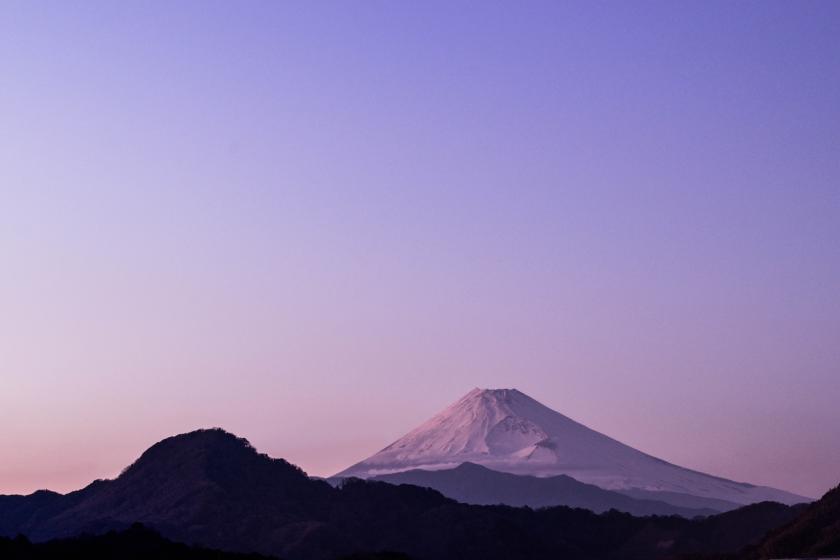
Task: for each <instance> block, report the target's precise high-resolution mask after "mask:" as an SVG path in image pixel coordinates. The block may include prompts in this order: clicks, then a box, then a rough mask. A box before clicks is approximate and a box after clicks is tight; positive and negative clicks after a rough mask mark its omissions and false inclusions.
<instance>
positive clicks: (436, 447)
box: [336, 389, 810, 504]
mask: <svg viewBox="0 0 840 560" xmlns="http://www.w3.org/2000/svg"><path fill="white" fill-rule="evenodd" d="M464 462H472V463H477V464H479V465H483V466H485V467H487V468H490V469H494V470H497V471H502V472H509V473H513V474H527V475H532V476H540V477H545V476H555V475H560V474H565V475H569V476H571V477H573V478H575V479H577V480H579V481H581V482H585V483H588V484H595V485H597V486H600V487H601V488H605V489H608V490H619V491H645V492H647V493H658V492H662V494H661V496H662V500H663V501H666V502H670V501H671V500H669V499H668V497H669V496H671V495H675V496H685V495H691V496H696V497H699V498H705V499H713V500H725V501H728V502H734V503H736V504H750V503H755V502H761V501H767V500H771V501H776V502H781V503H785V504H794V503H799V502H804V501H810V499H809V498H805V497H802V496H797V495H795V494H791V493H789V492H785V491H783V490H777V489H775V488H770V487H766V486H754V485H752V484H746V483H742V482H734V481H731V480H726V479H724V478H719V477H715V476H711V475H707V474H704V473H701V472H697V471H693V470H689V469H686V468H682V467H679V466H676V465H673V464H671V463H668V462H666V461H663V460H661V459H657V458H656V457H653V456H651V455H647V454H645V453H642V452H641V451H638V450H636V449H633V448H632V447H629V446H627V445H625V444H623V443H621V442H619V441H616V440H614V439H612V438H610V437H607V436H605V435H603V434H601V433H598V432H596V431H594V430H591V429H590V428H587V427H586V426H584V425H583V424H579V423H578V422H575V421H574V420H572V419H570V418H568V417H566V416H564V415H562V414H560V413H558V412H555V411H554V410H551V409H550V408H548V407H546V406H544V405H542V404H541V403H539V402H537V401H536V400H534V399H532V398H531V397H529V396H527V395H525V394H523V393H521V392H520V391H517V390H516V389H474V390H472V391H470V392H469V393H467V394H466V395H465V396H464V397H462V398H461V399H460V400H459V401H457V402H456V403H454V404H453V405H451V406H450V407H448V408H447V409H445V410H444V411H442V412H441V413H439V414H438V415H436V416H434V417H433V418H431V419H430V420H428V421H427V422H426V423H424V424H422V425H421V426H419V427H417V428H415V429H414V430H412V431H411V432H409V433H408V434H406V435H405V436H403V437H402V438H400V439H399V440H397V441H395V442H394V443H392V444H391V445H389V446H388V447H386V448H385V449H383V450H382V451H380V452H379V453H376V454H375V455H373V456H371V457H369V458H367V459H365V460H364V461H361V462H360V463H357V464H355V465H353V466H351V467H349V468H348V469H346V470H344V471H342V472H340V473H338V474H337V475H336V477H350V476H355V477H360V478H368V477H372V476H378V475H383V474H389V473H395V472H401V471H405V470H409V469H417V468H421V469H427V470H440V469H450V468H454V467H456V466H458V465H460V464H461V463H464ZM654 496H655V494H654Z"/></svg>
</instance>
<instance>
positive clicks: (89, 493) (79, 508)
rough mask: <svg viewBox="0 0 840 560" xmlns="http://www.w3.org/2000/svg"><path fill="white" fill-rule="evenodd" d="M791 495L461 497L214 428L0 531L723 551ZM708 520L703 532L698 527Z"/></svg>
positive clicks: (336, 545)
mask: <svg viewBox="0 0 840 560" xmlns="http://www.w3.org/2000/svg"><path fill="white" fill-rule="evenodd" d="M466 468H467V469H470V468H472V467H469V466H468V467H466ZM491 476H494V475H493V474H492V473H491ZM802 507H804V506H797V507H788V506H784V505H780V504H772V503H768V504H758V505H754V506H750V507H749V508H743V509H739V510H735V511H732V512H729V513H727V514H725V515H726V516H728V517H727V518H726V520H725V522H720V521H716V520H717V519H718V518H719V517H721V516H714V517H708V518H705V519H702V520H694V521H692V520H688V519H684V518H680V517H634V516H631V515H629V514H625V513H619V512H615V511H613V512H608V513H604V514H601V515H598V514H595V513H593V512H591V511H587V510H584V509H571V508H566V507H555V508H546V509H538V510H533V509H529V508H515V507H509V506H476V505H467V504H461V503H458V502H456V501H454V500H451V499H449V498H446V497H444V496H443V495H441V494H440V493H438V492H436V491H434V490H431V489H427V488H419V487H416V486H410V485H399V486H396V485H392V484H387V483H384V482H376V481H363V480H358V479H353V480H349V481H346V482H345V483H344V484H342V485H341V486H340V487H339V488H334V487H332V486H330V485H329V484H328V483H326V482H324V481H319V480H313V479H311V478H309V477H308V476H306V474H305V473H304V472H303V471H301V470H300V469H298V468H297V467H295V466H293V465H291V464H289V463H287V462H286V461H283V460H282V459H272V458H270V457H268V456H266V455H262V454H259V453H257V452H256V451H255V450H254V449H253V448H252V447H251V446H250V444H248V442H247V441H246V440H244V439H241V438H237V437H236V436H233V435H231V434H229V433H227V432H224V431H222V430H218V429H214V430H201V431H197V432H191V433H189V434H184V435H180V436H175V437H172V438H168V439H166V440H163V441H161V442H160V443H157V444H155V445H154V446H152V447H151V448H150V449H149V450H147V451H146V452H145V453H143V455H142V456H141V457H140V458H139V459H138V460H137V461H136V462H135V463H134V464H133V465H131V466H130V467H128V468H127V469H126V470H125V471H124V472H123V473H122V474H121V475H120V476H119V477H118V478H116V479H115V480H100V481H96V482H94V483H92V484H90V485H89V486H87V487H86V488H84V489H82V490H79V491H76V492H71V493H69V494H66V495H62V494H57V493H54V492H48V491H40V492H36V493H35V494H32V495H29V496H0V536H3V535H5V536H9V537H11V536H14V535H17V534H19V533H23V534H25V535H28V536H29V538H31V539H32V540H34V541H46V540H49V539H54V538H57V537H72V536H75V535H79V534H81V533H85V532H87V533H91V534H101V533H103V532H106V531H109V530H114V529H116V530H124V529H126V528H128V527H130V526H131V525H132V524H133V523H135V522H141V523H143V524H144V525H147V526H149V527H151V528H153V529H154V530H156V531H159V532H160V533H161V534H162V535H163V536H165V537H166V538H168V539H173V540H175V541H179V542H184V543H188V544H198V545H203V546H206V547H210V548H216V549H221V550H227V551H236V552H257V553H261V554H268V555H274V556H278V557H281V558H287V559H289V560H329V559H334V558H337V557H341V556H342V555H348V554H352V553H356V552H365V553H374V552H377V551H383V550H391V551H397V552H400V553H404V554H407V555H408V556H410V557H412V558H414V559H417V560H425V559H428V560H432V559H434V560H449V559H452V560H455V559H458V560H461V559H472V558H475V559H478V558H481V559H482V560H494V559H498V560H502V559H504V560H511V559H524V558H549V557H558V558H559V557H562V558H566V559H572V560H575V559H580V560H597V559H599V558H603V559H616V560H617V559H626V560H643V559H644V560H656V559H666V558H675V557H677V556H678V554H681V553H683V552H702V553H709V552H728V551H730V550H735V549H736V548H740V547H741V546H743V545H746V544H750V543H753V542H755V540H756V535H761V534H764V533H765V532H767V531H768V530H770V529H773V528H776V527H778V526H780V525H782V524H783V523H786V522H789V521H791V520H793V519H794V518H795V517H796V516H797V515H798V514H799V513H800V509H801V508H802ZM709 524H712V525H713V526H714V527H715V531H716V533H715V535H716V536H715V538H714V539H708V540H703V539H702V538H699V539H698V537H697V536H696V535H697V534H701V535H702V534H703V528H704V527H706V526H708V525H709ZM698 531H699V533H698ZM721 543H725V545H726V547H728V548H726V549H722V548H721V546H722V544H721Z"/></svg>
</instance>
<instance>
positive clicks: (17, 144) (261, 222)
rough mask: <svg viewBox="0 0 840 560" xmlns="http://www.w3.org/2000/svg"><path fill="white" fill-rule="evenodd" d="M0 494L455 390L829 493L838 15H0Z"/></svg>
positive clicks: (319, 443)
mask: <svg viewBox="0 0 840 560" xmlns="http://www.w3.org/2000/svg"><path fill="white" fill-rule="evenodd" d="M0 259H2V260H1V261H0V262H2V268H0V493H11V492H29V491H32V490H35V489H37V488H42V487H49V488H53V489H56V490H69V489H74V488H78V487H80V486H82V485H84V484H86V483H87V482H89V481H90V480H91V479H94V478H100V477H112V476H114V475H116V474H117V473H118V472H119V470H120V469H121V468H122V467H124V466H126V465H127V464H129V463H130V462H131V461H132V460H134V459H135V458H136V457H137V456H138V454H139V453H140V452H141V451H142V450H143V449H145V447H147V446H148V445H150V444H152V443H154V442H155V441H157V440H159V439H161V438H163V437H165V436H168V435H171V434H175V433H179V432H183V431H187V430H190V429H194V428H197V427H204V426H222V427H225V428H226V429H228V430H231V431H234V432H235V433H237V434H239V435H242V436H244V437H248V438H249V439H250V440H251V441H252V442H253V443H254V444H255V445H256V446H257V447H258V448H259V449H260V450H262V451H265V452H268V453H270V454H271V455H274V456H282V457H285V458H287V459H289V460H290V461H292V462H294V463H297V464H299V465H301V466H302V467H303V468H305V469H306V470H307V471H309V472H310V473H313V474H319V475H327V474H332V473H334V472H336V471H338V470H340V469H342V468H344V467H346V466H347V465H349V464H350V463H353V462H355V461H357V460H359V459H361V458H363V457H365V456H367V455H369V454H371V453H372V452H374V451H377V450H378V449H380V448H382V447H383V446H385V445H386V444H388V443H390V442H391V441H392V440H394V439H395V438H396V437H398V436H399V435H401V434H402V433H404V432H405V431H407V430H408V429H410V428H413V427H414V426H415V425H416V424H418V423H419V422H421V421H422V420H425V419H426V418H427V417H428V416H430V415H431V414H433V413H435V412H437V411H438V410H439V409H440V408H442V407H443V406H445V405H447V404H449V403H450V402H452V401H454V400H456V399H457V398H458V397H460V396H461V395H462V394H463V393H466V392H467V391H469V390H470V389H472V388H473V387H474V386H480V387H517V388H519V389H520V390H522V391H523V392H525V393H527V394H529V395H531V396H533V397H534V398H536V399H538V400H540V401H542V402H543V403H545V404H546V405H549V406H551V407H552V408H555V409H556V410H558V411H560V412H563V413H564V414H567V415H569V416H571V417H572V418H574V419H576V420H578V421H581V422H583V423H585V424H587V425H589V426H590V427H592V428H594V429H597V430H599V431H602V432H604V433H607V434H609V435H611V436H613V437H615V438H617V439H620V440H622V441H624V442H625V443H628V444H630V445H633V446H635V447H637V448H639V449H641V450H643V451H646V452H649V453H652V454H654V455H657V456H659V457H661V458H664V459H667V460H670V461H672V462H676V463H678V464H680V465H684V466H687V467H692V468H696V469H699V470H703V471H707V472H710V473H713V474H718V475H722V476H726V477H729V478H734V479H737V480H746V481H750V482H754V483H760V484H770V485H774V486H777V487H781V488H784V489H788V490H791V491H795V492H799V493H803V494H807V495H812V496H816V495H820V494H821V493H823V492H824V491H826V490H827V489H828V488H829V487H831V486H833V485H836V484H837V483H838V482H840V406H838V403H839V402H840V3H838V2H812V1H803V2H771V1H762V2H720V3H716V2H709V1H702V2H671V1H668V2H662V3H655V2H632V3H631V2H614V3H602V2H589V1H586V2H580V3H571V2H546V3H541V2H524V3H523V2H508V3H498V4H494V3H490V2H469V3H467V2H441V3H433V2H420V3H406V2H372V1H365V2H353V3H349V2H330V3H312V2H299V3H292V2H282V3H281V2H211V1H202V2H188V1H177V2H166V3H164V2H104V1H103V2H95V1H86V2H76V3H68V2H61V1H54V2H50V1H39V2H30V1H20V2H17V1H11V2H5V3H3V5H2V7H0Z"/></svg>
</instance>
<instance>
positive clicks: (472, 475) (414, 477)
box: [372, 463, 719, 518]
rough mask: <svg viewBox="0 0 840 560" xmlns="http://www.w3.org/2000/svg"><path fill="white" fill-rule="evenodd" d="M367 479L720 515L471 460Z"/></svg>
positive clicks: (475, 500)
mask: <svg viewBox="0 0 840 560" xmlns="http://www.w3.org/2000/svg"><path fill="white" fill-rule="evenodd" d="M372 480H380V481H382V482H388V483H390V484H413V485H415V486H423V487H426V488H434V489H435V490H437V491H438V492H440V493H441V494H443V495H444V496H447V497H449V498H452V499H454V500H457V501H459V502H463V503H465V504H476V505H494V504H506V505H511V506H529V507H533V508H540V507H551V506H569V507H576V508H585V509H589V510H592V511H594V512H596V513H602V512H605V511H609V510H611V509H615V510H618V511H623V512H626V513H630V514H633V515H680V516H682V517H688V518H692V517H696V516H705V515H712V514H715V513H719V511H715V510H712V509H691V508H682V507H678V506H674V505H671V504H668V503H666V502H659V501H655V500H639V499H635V498H631V497H630V496H625V495H624V494H619V493H618V492H611V491H609V490H604V489H603V488H599V487H597V486H595V485H592V484H584V483H582V482H578V481H577V480H575V479H573V478H571V477H569V476H566V475H560V476H550V477H546V478H538V477H535V476H527V475H515V474H510V473H503V472H498V471H494V470H491V469H488V468H486V467H482V466H481V465H476V464H474V463H463V464H461V465H459V466H458V467H456V468H454V469H447V470H439V471H427V470H422V469H414V470H410V471H404V472H399V473H394V474H388V475H382V476H377V477H374V478H373V479H372Z"/></svg>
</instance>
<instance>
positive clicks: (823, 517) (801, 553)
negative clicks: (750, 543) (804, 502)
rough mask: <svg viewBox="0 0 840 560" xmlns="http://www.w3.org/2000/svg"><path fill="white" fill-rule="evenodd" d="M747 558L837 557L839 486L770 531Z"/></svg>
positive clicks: (838, 546) (839, 526)
mask: <svg viewBox="0 0 840 560" xmlns="http://www.w3.org/2000/svg"><path fill="white" fill-rule="evenodd" d="M744 556H745V558H749V559H751V560H752V559H756V560H757V559H767V558H791V557H798V558H806V557H817V556H837V557H840V486H838V487H836V488H834V489H833V490H831V491H830V492H828V493H827V494H826V495H825V496H823V497H822V498H821V499H820V500H817V501H816V502H814V503H812V504H809V505H808V506H807V507H806V508H804V511H803V512H802V514H801V515H800V516H798V517H797V518H796V519H795V520H794V521H792V522H791V523H789V524H787V525H784V526H782V527H780V528H778V529H776V530H774V531H772V532H771V533H770V534H769V535H767V537H766V538H765V539H764V540H763V541H762V542H761V543H760V544H759V545H758V546H757V547H755V548H754V549H752V550H750V551H749V552H748V553H747V554H745V555H744Z"/></svg>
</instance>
